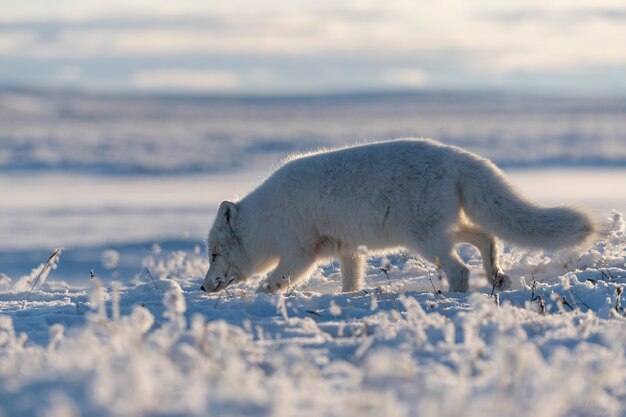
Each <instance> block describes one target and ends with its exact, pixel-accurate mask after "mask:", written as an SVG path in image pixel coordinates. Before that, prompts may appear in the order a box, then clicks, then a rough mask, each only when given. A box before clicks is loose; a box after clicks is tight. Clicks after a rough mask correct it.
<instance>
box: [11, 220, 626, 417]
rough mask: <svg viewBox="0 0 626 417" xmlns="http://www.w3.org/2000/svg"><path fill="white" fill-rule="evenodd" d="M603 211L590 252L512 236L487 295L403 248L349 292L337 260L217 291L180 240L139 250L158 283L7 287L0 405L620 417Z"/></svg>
mask: <svg viewBox="0 0 626 417" xmlns="http://www.w3.org/2000/svg"><path fill="white" fill-rule="evenodd" d="M610 220H611V221H610V227H611V232H610V234H609V235H608V236H607V238H606V239H605V240H603V241H601V242H599V243H597V244H596V245H595V246H594V247H593V248H591V249H589V250H586V251H581V252H576V251H565V252H561V253H554V254H550V253H534V254H528V253H527V252H526V251H522V250H518V249H512V248H506V250H505V251H504V256H503V262H504V265H503V266H504V268H505V269H507V270H510V271H511V275H512V277H513V280H514V282H515V283H516V289H513V290H510V291H503V292H499V293H497V294H495V296H492V295H491V289H490V288H489V286H488V285H487V283H486V281H485V280H484V278H480V277H475V279H474V281H473V283H474V286H475V291H474V292H472V293H469V294H454V293H443V294H441V293H439V292H436V291H433V288H432V286H437V287H438V286H440V285H441V283H440V282H439V279H438V273H437V271H436V269H434V268H433V266H431V265H427V264H424V263H423V262H421V261H419V260H417V259H413V258H411V257H408V256H405V255H402V256H395V257H390V258H387V259H380V258H373V259H370V261H369V262H368V275H367V280H366V281H367V285H366V288H365V290H364V291H362V292H356V293H348V294H341V293H338V290H339V278H338V271H337V269H336V265H329V266H325V267H324V268H320V269H319V270H318V271H317V272H316V273H315V274H314V275H313V277H312V278H311V279H310V280H309V281H308V282H307V283H305V284H302V285H300V286H299V287H297V288H295V289H293V291H292V292H291V293H290V294H288V295H277V296H268V295H265V294H254V291H253V289H254V285H255V282H250V283H244V284H238V285H235V286H231V287H229V291H228V293H225V292H223V293H221V294H211V295H209V294H206V293H204V292H202V291H200V289H199V286H200V284H201V282H202V277H203V274H204V272H205V270H206V267H207V261H206V259H205V256H203V255H202V254H200V253H193V252H180V251H178V252H165V251H160V252H159V251H155V253H154V254H152V255H149V256H148V257H147V258H146V259H145V260H144V265H145V267H146V268H147V269H148V270H149V271H150V274H152V275H153V278H154V281H152V280H151V279H150V278H147V277H143V278H142V277H139V276H138V277H137V278H136V279H135V281H134V282H131V283H126V284H120V283H119V282H116V281H113V282H101V281H100V280H99V279H98V278H94V279H92V280H91V289H88V290H85V289H78V288H76V287H72V286H69V285H67V284H65V283H63V282H62V281H61V279H62V277H54V279H53V277H52V276H51V277H50V279H49V280H48V281H47V282H46V283H44V284H43V285H41V286H38V287H37V288H36V289H35V291H33V293H32V295H31V298H30V301H28V302H27V303H24V298H25V295H26V292H25V290H23V289H21V288H20V287H19V286H17V285H15V286H12V285H9V287H8V288H6V285H5V287H3V289H2V291H1V292H0V311H1V313H0V399H1V401H0V414H1V413H4V415H57V414H58V415H79V413H80V414H82V415H156V414H158V415H204V416H208V415H242V416H243V415H285V416H291V415H304V416H308V415H311V416H318V415H330V416H332V415H361V416H369V415H371V416H380V415H399V416H403V415H406V416H413V415H434V416H454V415H465V416H485V415H529V416H530V415H542V416H561V415H581V416H583V415H585V416H588V415H598V416H600V415H626V388H624V381H625V380H626V355H625V346H626V331H625V330H626V326H625V324H626V321H625V318H624V310H623V308H621V307H620V303H621V304H623V303H624V300H623V299H622V298H621V297H623V296H622V295H621V293H620V290H619V289H621V288H623V287H624V284H626V250H625V248H626V245H625V231H624V222H623V218H622V217H621V215H620V214H619V213H614V214H613V217H612V218H611V219H610ZM461 253H462V254H464V256H465V257H466V260H467V262H468V263H469V264H470V265H473V266H474V268H475V267H476V266H477V265H478V263H479V259H478V257H477V255H476V254H475V253H473V252H472V251H471V250H468V249H467V248H465V250H463V249H462V250H461ZM468 253H469V254H470V255H469V256H468ZM60 262H63V256H62V255H61V259H60ZM383 267H386V271H387V272H382V268H383ZM533 278H534V279H536V281H533ZM618 300H619V301H618ZM541 303H544V305H545V307H544V308H543V309H542V308H541V307H540V304H541ZM55 413H56V414H55ZM68 413H69V414H68Z"/></svg>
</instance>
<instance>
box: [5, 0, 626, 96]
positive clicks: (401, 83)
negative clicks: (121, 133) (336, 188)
mask: <svg viewBox="0 0 626 417" xmlns="http://www.w3.org/2000/svg"><path fill="white" fill-rule="evenodd" d="M625 74H626V2H624V1H623V0H551V1H549V2H548V1H545V0H526V1H512V0H498V1H478V0H447V1H439V2H419V1H395V0H392V1H379V0H376V1H369V0H365V1H362V0H359V1H350V0H346V1H336V0H291V1H277V0H264V1H257V0H228V1H207V0H202V1H200V0H178V1H171V0H133V1H129V0H109V1H101V0H62V1H56V0H3V2H2V12H1V13H0V86H4V87H7V86H8V87H13V86H18V87H44V88H71V89H80V90H87V91H98V92H130V93H132V92H175V93H214V94H299V93H329V92H331V93H332V92H351V91H404V90H415V89H422V90H424V89H425V90H472V91H474V90H507V91H524V92H528V91H531V92H540V93H541V92H547V93H559V94H590V95H607V94H609V95H615V94H618V95H624V94H626V75H625Z"/></svg>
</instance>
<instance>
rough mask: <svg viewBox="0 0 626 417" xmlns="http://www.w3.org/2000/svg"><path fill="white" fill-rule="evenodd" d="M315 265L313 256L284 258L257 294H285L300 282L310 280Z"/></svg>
mask: <svg viewBox="0 0 626 417" xmlns="http://www.w3.org/2000/svg"><path fill="white" fill-rule="evenodd" d="M314 263H315V258H314V257H313V256H306V255H303V254H299V255H297V256H293V255H292V256H283V257H281V258H280V261H279V262H278V266H276V269H274V271H272V273H270V275H269V277H267V279H265V281H263V282H262V283H261V285H259V288H257V290H256V292H257V293H260V292H264V293H268V294H274V293H277V292H285V291H287V290H288V289H289V288H293V287H294V286H295V285H296V284H298V282H300V281H302V280H303V279H305V278H308V276H309V274H310V272H311V269H313V265H314Z"/></svg>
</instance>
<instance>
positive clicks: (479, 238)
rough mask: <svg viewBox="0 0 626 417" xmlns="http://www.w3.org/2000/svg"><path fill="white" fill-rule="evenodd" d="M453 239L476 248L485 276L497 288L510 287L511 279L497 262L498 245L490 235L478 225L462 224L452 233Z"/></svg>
mask: <svg viewBox="0 0 626 417" xmlns="http://www.w3.org/2000/svg"><path fill="white" fill-rule="evenodd" d="M454 241H455V243H461V242H465V243H469V244H470V245H473V246H475V247H476V248H477V249H478V251H479V252H480V257H481V258H482V262H483V268H484V269H485V272H486V273H487V278H488V279H489V281H490V282H491V283H492V284H495V287H496V288H497V289H500V290H504V289H508V288H510V287H511V279H510V278H509V276H508V275H506V274H505V273H504V272H503V271H502V268H501V267H500V265H499V264H498V246H497V245H496V240H495V238H494V237H493V236H492V235H490V234H489V233H487V232H485V231H483V230H481V229H479V228H478V227H475V226H469V225H463V226H461V227H460V228H459V230H458V231H457V232H456V233H455V234H454Z"/></svg>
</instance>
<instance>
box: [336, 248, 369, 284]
mask: <svg viewBox="0 0 626 417" xmlns="http://www.w3.org/2000/svg"><path fill="white" fill-rule="evenodd" d="M339 263H340V267H341V291H343V292H352V291H358V290H360V289H361V287H362V286H363V276H364V275H365V255H364V254H362V253H353V254H350V255H346V256H342V257H341V258H340V259H339Z"/></svg>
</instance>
